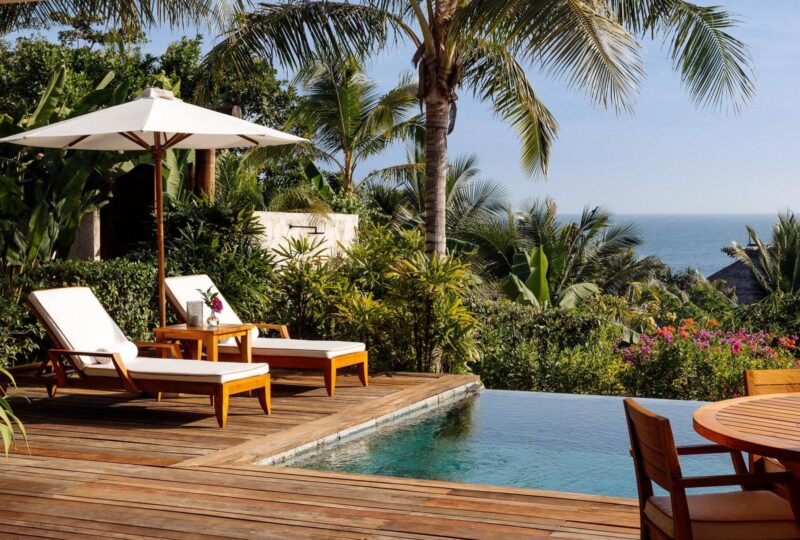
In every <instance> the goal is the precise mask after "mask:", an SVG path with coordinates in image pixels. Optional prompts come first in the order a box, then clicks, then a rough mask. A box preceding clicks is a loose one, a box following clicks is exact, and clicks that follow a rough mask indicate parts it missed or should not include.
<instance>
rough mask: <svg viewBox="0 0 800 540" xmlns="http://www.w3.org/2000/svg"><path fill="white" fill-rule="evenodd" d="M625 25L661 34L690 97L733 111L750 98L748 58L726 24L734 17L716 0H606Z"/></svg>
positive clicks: (752, 88) (732, 23) (732, 22)
mask: <svg viewBox="0 0 800 540" xmlns="http://www.w3.org/2000/svg"><path fill="white" fill-rule="evenodd" d="M609 3H610V5H611V7H612V9H613V10H614V11H615V12H616V13H617V16H618V18H619V19H620V21H621V22H622V24H624V25H625V26H626V27H628V28H629V29H630V30H631V31H632V32H634V33H636V34H638V35H645V34H660V35H663V36H664V37H665V42H666V44H667V46H668V49H669V53H670V56H671V58H672V61H673V64H674V66H675V69H676V70H677V71H678V72H679V73H680V75H681V80H682V82H683V84H684V86H685V87H686V88H687V90H688V91H689V95H690V96H691V98H692V100H693V101H694V102H695V103H696V104H698V105H700V106H709V107H711V108H714V109H719V108H722V107H723V106H725V105H726V104H729V105H730V106H731V107H732V108H733V110H734V111H738V110H739V109H740V108H741V106H742V105H744V104H745V103H747V102H748V101H750V99H752V97H753V94H754V91H755V85H754V82H753V79H754V75H753V68H752V59H751V57H750V53H749V50H748V48H747V46H746V45H745V44H744V43H742V42H741V41H739V40H738V39H736V38H735V37H733V36H732V35H731V34H730V30H731V29H732V28H733V27H734V26H736V25H737V24H738V21H737V20H736V19H735V18H734V17H732V16H731V15H730V14H729V13H728V12H726V11H725V10H724V9H723V8H722V7H720V6H698V5H696V4H693V3H690V2H686V1H685V0H609Z"/></svg>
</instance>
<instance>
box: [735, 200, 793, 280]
mask: <svg viewBox="0 0 800 540" xmlns="http://www.w3.org/2000/svg"><path fill="white" fill-rule="evenodd" d="M746 229H747V234H748V235H749V236H750V242H751V243H752V244H754V246H755V253H754V254H751V253H748V250H746V249H745V248H743V247H742V246H740V245H739V244H737V243H736V242H734V243H733V247H732V248H730V249H727V250H725V251H726V253H728V254H729V255H731V256H733V257H735V258H736V259H737V260H739V261H741V262H742V263H743V264H745V265H746V266H747V267H748V268H750V270H751V271H752V272H753V276H754V277H755V279H756V281H758V283H759V285H761V287H763V288H764V290H765V291H767V292H769V293H794V292H796V291H798V290H800V220H798V219H797V217H796V216H795V215H794V214H793V213H792V212H789V211H787V212H785V213H781V214H779V215H778V221H776V222H775V225H774V226H773V228H772V242H771V243H770V244H769V245H767V244H765V243H764V242H763V241H762V240H761V238H760V237H759V236H758V234H757V233H756V231H755V230H753V228H752V227H749V226H748V227H746Z"/></svg>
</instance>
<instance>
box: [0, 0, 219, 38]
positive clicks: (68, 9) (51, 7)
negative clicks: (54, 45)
mask: <svg viewBox="0 0 800 540" xmlns="http://www.w3.org/2000/svg"><path fill="white" fill-rule="evenodd" d="M234 7H235V6H233V5H232V3H229V2H228V1H219V2H212V1H211V0H145V1H138V0H48V1H46V2H39V1H36V2H31V1H30V0H20V1H14V0H11V1H9V2H3V3H2V4H0V34H8V33H10V32H14V31H17V30H22V29H25V28H41V27H46V26H48V25H50V24H52V22H53V20H55V19H56V18H59V17H63V16H64V15H66V16H67V17H73V16H76V15H79V14H81V13H89V14H91V15H92V16H95V17H97V18H99V19H101V20H103V21H104V22H106V23H107V24H108V26H109V27H120V28H122V29H123V30H125V31H132V30H136V29H143V28H148V27H151V26H153V25H155V24H158V23H168V24H170V25H174V26H178V25H181V24H184V23H186V22H194V23H200V22H203V21H204V20H205V19H206V18H207V17H209V16H212V15H214V16H215V17H216V18H218V19H219V18H221V17H224V16H226V15H227V14H229V13H230V11H231V9H233V8H234Z"/></svg>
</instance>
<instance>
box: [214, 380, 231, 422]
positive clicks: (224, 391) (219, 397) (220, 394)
mask: <svg viewBox="0 0 800 540" xmlns="http://www.w3.org/2000/svg"><path fill="white" fill-rule="evenodd" d="M214 413H215V414H216V415H217V423H218V424H219V427H221V428H224V427H225V422H226V421H227V420H228V388H227V387H226V386H225V385H221V386H220V387H219V388H218V389H217V392H216V394H215V395H214Z"/></svg>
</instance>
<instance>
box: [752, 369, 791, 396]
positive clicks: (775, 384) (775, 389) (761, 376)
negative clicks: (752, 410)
mask: <svg viewBox="0 0 800 540" xmlns="http://www.w3.org/2000/svg"><path fill="white" fill-rule="evenodd" d="M744 381H745V390H746V392H747V395H748V396H760V395H765V394H783V393H788V392H800V369H754V370H748V371H746V372H745V376H744Z"/></svg>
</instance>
